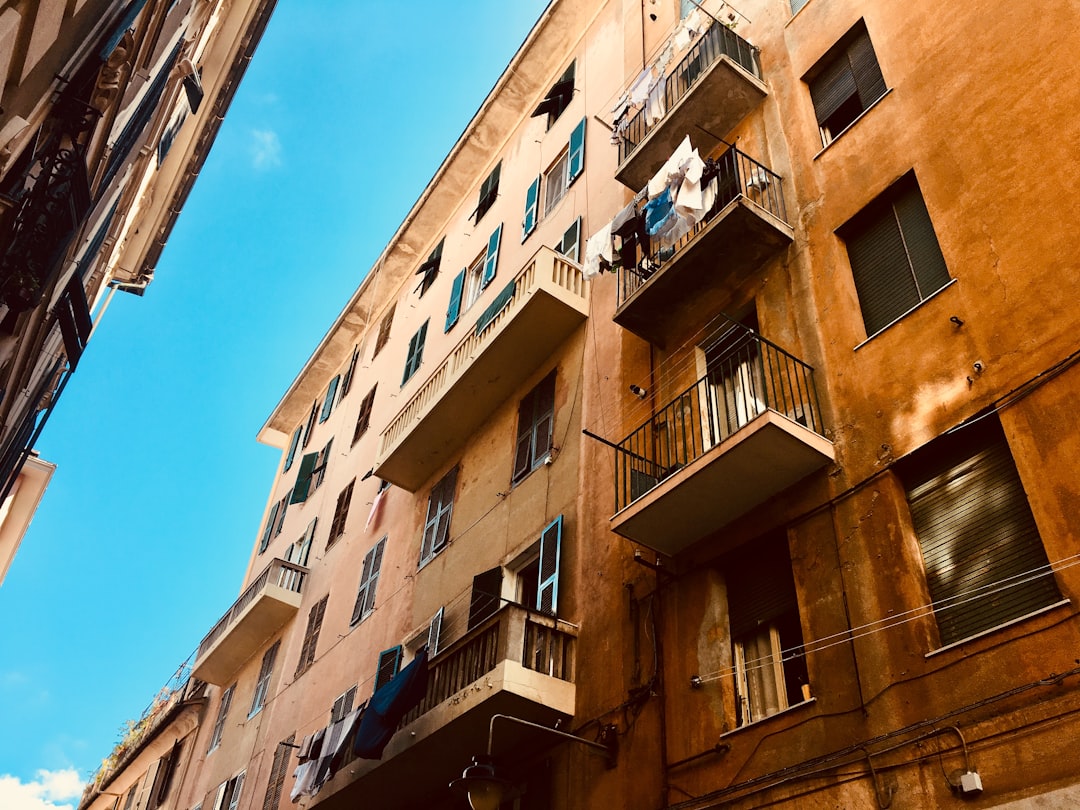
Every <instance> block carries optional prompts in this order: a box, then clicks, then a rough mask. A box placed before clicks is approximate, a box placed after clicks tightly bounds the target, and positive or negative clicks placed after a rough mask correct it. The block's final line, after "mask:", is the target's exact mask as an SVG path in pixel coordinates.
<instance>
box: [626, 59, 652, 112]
mask: <svg viewBox="0 0 1080 810" xmlns="http://www.w3.org/2000/svg"><path fill="white" fill-rule="evenodd" d="M652 82H653V73H652V68H651V67H647V68H645V69H644V70H643V71H641V73H639V74H638V77H637V78H636V79H634V83H633V84H632V85H630V89H629V90H627V91H626V96H627V98H628V99H629V100H630V103H631V104H644V103H645V99H647V98H648V97H649V88H650V87H652Z"/></svg>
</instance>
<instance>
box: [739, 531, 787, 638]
mask: <svg viewBox="0 0 1080 810" xmlns="http://www.w3.org/2000/svg"><path fill="white" fill-rule="evenodd" d="M724 577H725V580H726V582H727V600H728V621H729V623H730V626H731V638H732V640H736V639H739V638H741V637H743V636H745V635H746V634H748V633H753V632H757V631H758V628H759V627H760V626H761V625H762V624H768V623H770V622H774V621H776V620H777V619H779V618H780V617H781V616H783V615H784V614H786V613H789V612H791V611H798V601H797V600H796V597H795V578H794V576H793V575H792V572H791V555H790V553H789V552H788V544H787V537H786V535H785V534H784V533H783V532H778V533H776V534H773V535H770V536H766V537H764V538H760V539H757V540H751V541H750V542H749V543H747V544H746V545H745V546H743V547H741V548H739V549H738V550H737V551H735V552H733V553H732V554H729V555H728V556H727V558H726V559H725V562H724Z"/></svg>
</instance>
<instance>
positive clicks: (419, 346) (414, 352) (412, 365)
mask: <svg viewBox="0 0 1080 810" xmlns="http://www.w3.org/2000/svg"><path fill="white" fill-rule="evenodd" d="M427 325H428V322H427V321H424V325H423V326H421V327H420V329H418V330H417V332H416V334H415V335H413V336H412V340H410V341H409V354H408V356H407V357H406V358H405V373H404V374H403V375H402V377H401V384H402V385H404V384H405V383H407V382H408V381H409V378H411V377H412V375H413V374H415V373H416V370H417V369H418V368H420V361H421V360H422V359H423V357H424V340H425V339H426V338H427Z"/></svg>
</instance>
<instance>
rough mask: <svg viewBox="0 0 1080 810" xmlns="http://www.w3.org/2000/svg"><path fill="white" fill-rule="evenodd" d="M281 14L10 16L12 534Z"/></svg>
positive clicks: (3, 252)
mask: <svg viewBox="0 0 1080 810" xmlns="http://www.w3.org/2000/svg"><path fill="white" fill-rule="evenodd" d="M272 7H273V3H272V2H243V3H219V2H200V1H199V0H123V2H121V0H40V1H39V0H32V1H31V0H10V1H9V2H4V3H2V4H0V76H2V77H3V87H2V92H0V257H2V258H0V504H3V507H2V508H3V509H4V510H5V514H6V515H7V516H8V517H7V518H5V527H4V534H5V535H8V534H12V535H17V536H18V537H19V538H21V535H22V534H23V533H24V532H25V530H26V523H27V522H28V521H29V516H30V515H32V514H33V510H34V508H35V507H36V505H37V503H38V502H39V501H40V499H41V496H42V493H43V491H44V486H45V484H46V483H47V481H48V476H45V475H40V474H35V473H34V470H32V469H31V470H28V471H26V472H25V473H24V468H25V467H26V464H27V463H28V459H32V458H33V457H34V456H33V447H34V443H35V441H36V440H37V438H38V436H39V435H40V433H41V431H42V429H43V428H44V426H45V423H46V420H47V419H48V417H49V414H50V413H51V412H52V409H53V408H54V407H55V406H56V403H57V400H58V399H59V397H60V395H61V394H62V392H63V390H64V388H65V386H66V385H67V383H68V380H69V378H70V377H71V375H72V373H73V372H74V371H75V369H76V367H77V366H78V363H79V359H80V358H81V356H82V353H83V352H84V351H85V350H86V348H87V343H88V341H89V339H90V335H91V333H92V332H93V329H94V326H95V324H96V323H97V321H98V320H99V319H100V317H101V316H102V314H103V313H104V311H105V308H106V306H107V301H108V299H109V298H111V296H112V294H113V293H115V292H118V291H119V292H128V293H132V294H135V295H143V294H144V292H145V290H146V288H147V285H148V284H149V283H150V281H151V280H152V279H153V274H154V269H155V267H156V266H157V263H158V260H159V258H160V255H161V251H162V249H163V247H164V245H165V242H166V240H167V239H168V236H169V233H170V232H171V230H172V227H173V224H174V222H175V221H176V217H177V216H178V215H179V212H180V210H181V209H182V208H183V205H184V202H185V200H186V199H187V195H188V194H189V193H190V191H191V187H192V184H193V183H194V180H195V177H196V176H197V175H198V173H199V169H200V168H201V166H202V164H203V161H204V160H205V159H206V156H207V154H208V152H209V149H210V146H211V145H212V143H213V141H214V138H215V137H216V135H217V131H218V128H219V127H220V125H221V120H222V117H223V116H224V114H225V111H226V110H227V108H228V106H229V103H230V101H231V100H232V97H233V94H234V93H235V91H236V87H237V83H238V82H239V80H240V78H241V76H242V75H243V72H244V70H245V69H246V67H247V61H248V60H249V59H250V57H251V55H252V53H253V51H254V47H255V45H256V44H257V43H258V40H259V37H260V36H261V33H262V30H263V29H264V27H265V25H266V21H267V19H268V17H269V14H270V11H271V9H272ZM30 464H31V466H32V467H33V466H34V464H35V462H33V461H31V462H30ZM39 466H40V465H39ZM15 516H22V517H25V520H24V521H22V522H21V523H20V524H19V526H18V527H16V526H15V521H14V517H15ZM20 519H21V518H20ZM6 545H7V539H5V546H6ZM17 545H18V541H17V540H16V541H14V544H13V547H12V549H11V553H12V554H14V549H15V548H17Z"/></svg>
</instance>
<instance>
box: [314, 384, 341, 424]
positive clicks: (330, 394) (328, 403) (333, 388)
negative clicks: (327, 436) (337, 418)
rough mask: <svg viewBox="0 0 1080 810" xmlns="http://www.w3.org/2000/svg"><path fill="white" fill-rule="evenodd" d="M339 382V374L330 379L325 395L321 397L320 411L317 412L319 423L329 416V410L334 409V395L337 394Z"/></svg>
mask: <svg viewBox="0 0 1080 810" xmlns="http://www.w3.org/2000/svg"><path fill="white" fill-rule="evenodd" d="M340 383H341V375H340V374H339V375H338V376H337V377H334V379H332V380H331V381H330V385H329V386H328V387H327V389H326V396H325V397H323V404H322V411H320V412H319V424H320V425H321V424H322V423H323V422H325V421H326V420H327V419H329V418H330V412H331V411H333V410H334V397H336V396H337V390H338V385H339V384H340Z"/></svg>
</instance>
